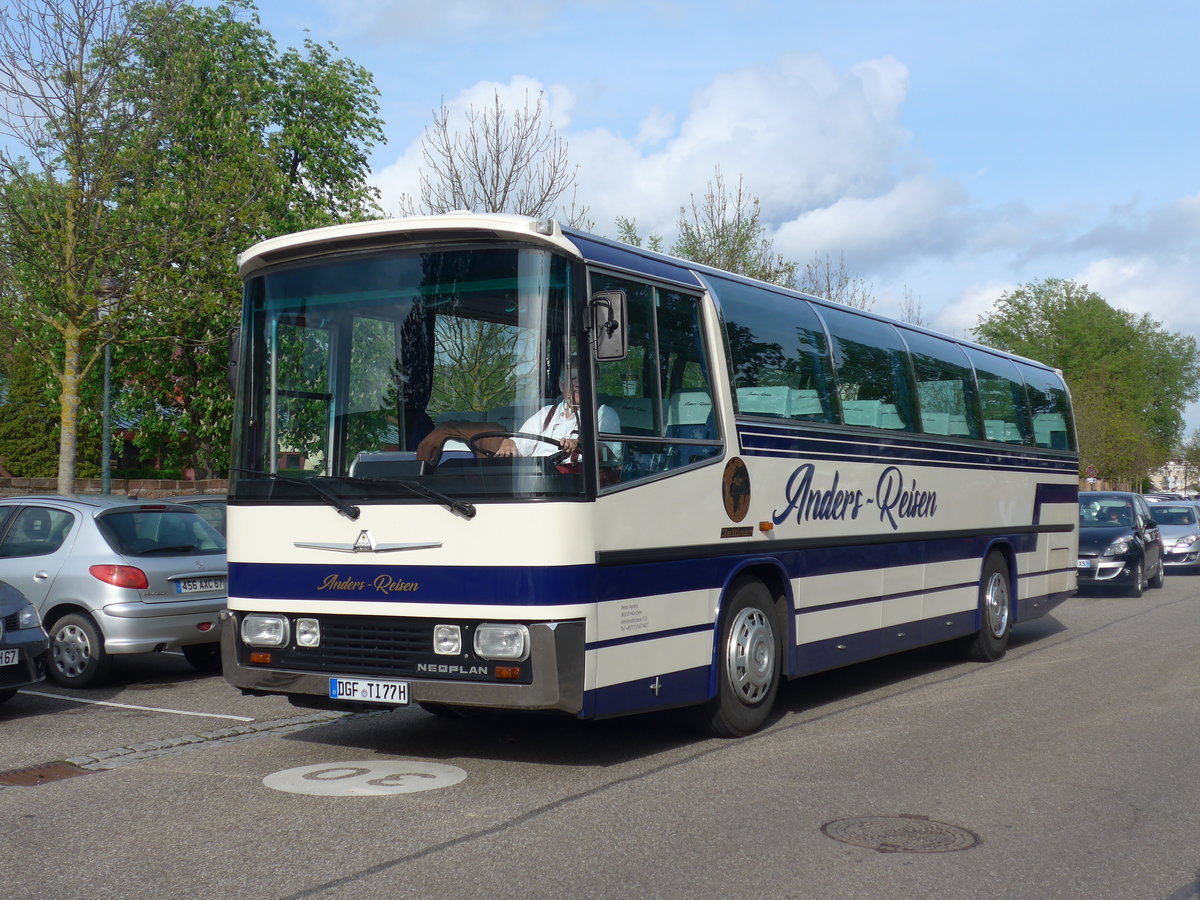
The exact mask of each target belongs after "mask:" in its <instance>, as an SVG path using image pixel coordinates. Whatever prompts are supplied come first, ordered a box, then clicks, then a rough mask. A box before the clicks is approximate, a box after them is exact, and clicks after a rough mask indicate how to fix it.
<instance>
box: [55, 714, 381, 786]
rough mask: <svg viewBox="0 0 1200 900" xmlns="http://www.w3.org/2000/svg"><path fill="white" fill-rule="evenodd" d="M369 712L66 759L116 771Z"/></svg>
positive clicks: (278, 722)
mask: <svg viewBox="0 0 1200 900" xmlns="http://www.w3.org/2000/svg"><path fill="white" fill-rule="evenodd" d="M361 715H372V713H344V712H326V711H321V712H315V713H309V714H307V715H303V716H295V717H292V718H288V719H273V720H271V721H268V722H249V723H247V724H245V725H233V726H231V727H229V728H218V729H215V730H213V731H202V732H200V733H199V734H187V735H182V736H181V737H172V738H160V739H159V740H154V741H146V742H144V743H140V744H130V745H129V746H128V747H115V748H113V749H111V750H96V751H94V752H92V753H88V754H86V755H85V756H73V757H71V758H69V759H67V760H66V762H68V763H70V764H71V765H73V766H78V767H79V768H81V769H87V770H89V771H93V772H100V771H104V770H105V769H117V768H120V767H121V766H128V765H131V764H133V763H136V762H141V761H142V760H146V759H156V758H157V757H160V756H172V755H176V754H180V753H188V752H191V751H192V750H199V749H200V748H201V747H205V746H208V745H210V744H230V743H233V742H234V741H244V740H246V739H247V738H253V737H261V736H263V735H268V734H272V735H274V734H289V733H290V732H293V731H302V730H303V729H305V728H311V727H312V726H314V725H320V724H322V723H324V722H332V721H334V720H336V719H348V718H355V717H358V716H361Z"/></svg>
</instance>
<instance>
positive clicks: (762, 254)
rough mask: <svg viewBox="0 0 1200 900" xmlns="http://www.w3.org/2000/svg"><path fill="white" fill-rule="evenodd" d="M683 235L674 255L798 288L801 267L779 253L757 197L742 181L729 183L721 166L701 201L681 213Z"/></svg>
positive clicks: (693, 197)
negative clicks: (735, 185) (798, 273)
mask: <svg viewBox="0 0 1200 900" xmlns="http://www.w3.org/2000/svg"><path fill="white" fill-rule="evenodd" d="M678 226H679V237H678V238H677V239H676V241H675V244H674V245H673V246H672V248H671V253H672V254H674V255H675V256H679V257H682V258H683V259H690V260H692V261H693V262H698V263H702V264H704V265H708V266H714V267H716V268H718V269H724V270H725V271H727V272H736V273H738V274H739V275H746V276H748V277H750V278H757V279H759V280H760V281H768V282H771V283H772V284H778V285H781V286H783V287H789V288H790V287H795V286H796V272H797V268H798V267H797V265H796V264H795V263H794V262H789V261H787V260H785V259H784V258H783V257H782V256H781V255H779V254H777V253H776V252H775V248H774V243H773V242H772V241H771V239H770V238H769V237H768V236H767V228H766V226H765V225H763V223H762V218H761V211H760V209H759V202H758V198H757V197H752V196H751V195H750V194H749V192H748V191H747V190H746V186H745V184H744V183H743V181H742V178H741V177H740V176H739V177H738V182H737V188H736V189H734V190H730V189H729V188H727V187H726V185H725V179H724V176H722V174H721V168H720V166H718V167H717V169H716V172H715V174H714V175H713V179H712V181H710V182H709V183H708V188H707V190H706V191H705V193H704V198H703V200H701V201H700V202H697V200H696V197H695V195H694V194H693V195H692V199H691V203H690V205H689V207H680V209H679V222H678Z"/></svg>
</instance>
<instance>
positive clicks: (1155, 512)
mask: <svg viewBox="0 0 1200 900" xmlns="http://www.w3.org/2000/svg"><path fill="white" fill-rule="evenodd" d="M1150 515H1152V516H1153V517H1154V521H1155V522H1157V523H1158V524H1159V525H1184V526H1187V525H1195V524H1196V508H1195V507H1194V506H1174V505H1172V506H1167V505H1165V504H1162V503H1156V504H1154V505H1153V506H1151V507H1150Z"/></svg>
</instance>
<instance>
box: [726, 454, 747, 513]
mask: <svg viewBox="0 0 1200 900" xmlns="http://www.w3.org/2000/svg"><path fill="white" fill-rule="evenodd" d="M721 491H722V494H723V495H724V499H725V514H726V515H727V516H729V518H730V519H731V520H733V521H734V522H740V521H742V519H744V518H746V513H748V512H750V473H749V471H747V469H746V464H745V463H744V462H742V459H741V457H738V456H735V457H734V458H733V459H731V460H729V462H727V463H726V464H725V474H724V475H723V476H722V478H721Z"/></svg>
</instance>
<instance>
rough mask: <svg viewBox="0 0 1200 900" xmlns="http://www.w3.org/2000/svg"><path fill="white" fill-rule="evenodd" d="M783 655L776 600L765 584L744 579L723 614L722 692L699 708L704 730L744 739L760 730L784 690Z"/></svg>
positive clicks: (719, 675)
mask: <svg viewBox="0 0 1200 900" xmlns="http://www.w3.org/2000/svg"><path fill="white" fill-rule="evenodd" d="M782 653H783V641H782V628H781V625H780V622H779V611H778V609H777V608H776V604H775V598H774V597H772V596H771V592H770V591H769V590H768V589H767V586H766V585H765V584H763V583H762V582H761V581H757V580H747V581H743V582H742V583H741V584H739V585H738V586H737V587H735V588H734V590H733V591H732V592H731V594H730V598H729V603H728V605H727V606H726V608H725V610H724V613H723V614H722V616H721V640H720V643H718V644H717V660H716V663H717V693H716V696H715V697H713V698H712V699H711V700H709V701H708V702H707V703H706V704H705V705H704V706H702V707H701V708H700V710H699V725H700V727H701V729H702V730H703V731H704V732H706V733H707V734H710V735H712V736H714V737H741V736H742V735H746V734H750V733H752V732H754V731H757V730H758V729H759V728H761V727H762V724H763V723H764V722H765V721H766V720H767V716H769V715H770V714H771V708H772V707H773V706H774V705H775V696H776V694H777V693H778V691H779V673H780V670H781V668H782V660H781V657H782Z"/></svg>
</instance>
